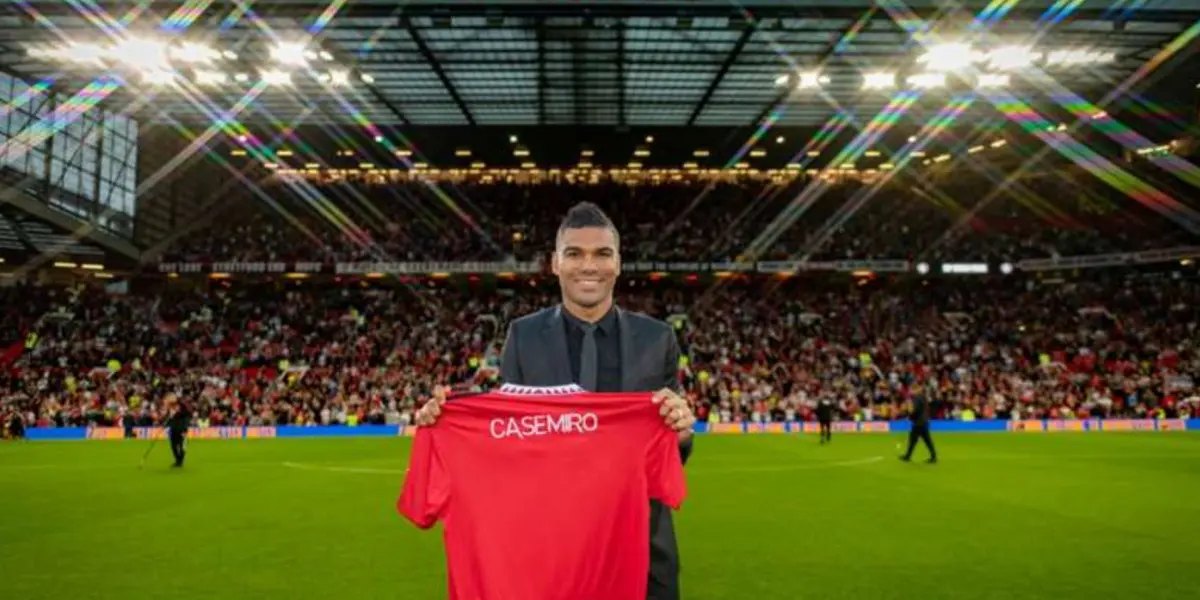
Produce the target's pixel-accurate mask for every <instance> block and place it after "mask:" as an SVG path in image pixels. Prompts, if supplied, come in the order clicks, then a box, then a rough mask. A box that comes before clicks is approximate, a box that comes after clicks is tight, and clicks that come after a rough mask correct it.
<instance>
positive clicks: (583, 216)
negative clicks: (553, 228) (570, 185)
mask: <svg viewBox="0 0 1200 600" xmlns="http://www.w3.org/2000/svg"><path fill="white" fill-rule="evenodd" d="M587 227H600V228H603V229H607V230H609V231H611V232H612V234H613V239H615V240H616V242H617V247H618V248H619V247H620V246H621V234H620V233H619V232H617V226H616V225H614V224H613V222H612V219H609V218H608V215H606V214H604V211H602V210H600V207H599V206H596V205H595V204H593V203H591V202H580V203H579V204H576V205H575V206H572V207H571V210H568V211H567V216H565V217H563V220H562V223H561V224H560V225H559V226H558V234H559V235H562V232H563V231H565V230H567V229H584V228H587Z"/></svg>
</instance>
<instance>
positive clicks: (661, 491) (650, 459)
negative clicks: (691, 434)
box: [646, 428, 687, 510]
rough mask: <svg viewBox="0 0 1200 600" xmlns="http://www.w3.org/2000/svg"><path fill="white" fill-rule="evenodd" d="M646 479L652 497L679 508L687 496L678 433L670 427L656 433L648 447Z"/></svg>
mask: <svg viewBox="0 0 1200 600" xmlns="http://www.w3.org/2000/svg"><path fill="white" fill-rule="evenodd" d="M646 479H647V481H648V482H649V486H650V497H651V498H652V499H655V500H659V501H660V502H662V503H663V504H666V505H667V506H670V507H671V508H673V509H676V510H678V509H679V507H680V506H681V505H682V504H683V499H684V498H685V497H686V496H687V481H686V480H685V479H684V475H683V459H682V458H681V457H680V455H679V438H678V435H677V434H676V433H675V432H674V431H671V430H669V429H665V428H664V429H663V430H662V431H659V432H657V433H655V435H654V439H653V440H651V441H650V444H649V446H648V447H647V449H646Z"/></svg>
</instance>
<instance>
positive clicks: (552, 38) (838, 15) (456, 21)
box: [0, 0, 1200, 127]
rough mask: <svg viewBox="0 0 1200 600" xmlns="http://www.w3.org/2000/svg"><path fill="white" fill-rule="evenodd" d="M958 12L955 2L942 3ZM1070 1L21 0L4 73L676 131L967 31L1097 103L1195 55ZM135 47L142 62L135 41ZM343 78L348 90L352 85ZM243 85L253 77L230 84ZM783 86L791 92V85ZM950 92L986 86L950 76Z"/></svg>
mask: <svg viewBox="0 0 1200 600" xmlns="http://www.w3.org/2000/svg"><path fill="white" fill-rule="evenodd" d="M947 4H954V5H957V6H959V7H960V8H955V9H946V8H939V7H943V6H946V5H947ZM1071 4H1073V3H1064V2H1054V1H1053V0H1024V1H1023V2H1020V3H1007V2H987V1H985V0H961V1H960V2H957V3H946V2H939V1H936V0H907V1H905V2H901V1H899V0H878V1H876V2H872V1H869V0H843V1H836V0H825V1H814V0H787V1H784V0H776V1H767V2H764V1H758V2H743V3H740V4H738V3H730V2H724V1H693V2H678V1H674V2H666V1H647V0H641V1H639V2H588V3H578V2H571V3H565V2H551V1H545V2H521V3H510V2H488V3H482V2H469V1H463V0H459V1H447V0H442V1H441V2H424V1H419V0H418V1H409V2H395V1H394V0H393V1H384V0H357V1H355V2H348V3H346V2H336V1H335V2H329V1H320V2H314V1H305V0H277V1H269V0H259V1H257V2H234V1H232V0H209V1H201V2H196V1H193V2H186V3H185V2H181V1H170V2H168V1H161V0H144V1H141V2H128V1H126V2H112V1H104V0H97V1H96V2H86V3H84V2H67V1H64V0H26V1H23V2H20V3H8V7H9V8H8V10H7V11H5V12H0V56H2V57H3V58H0V63H2V64H0V68H3V69H5V70H8V71H10V72H13V73H16V74H19V75H22V76H25V77H28V78H34V79H48V80H51V81H53V82H54V83H55V84H56V85H59V86H61V87H63V88H64V89H67V90H72V91H78V90H81V89H83V88H84V86H85V85H86V84H87V83H88V82H90V81H94V79H95V78H96V77H97V75H100V74H103V73H105V72H106V71H105V69H107V68H110V67H114V65H113V64H112V63H104V62H96V63H92V64H77V63H76V64H68V63H67V62H64V61H63V60H61V58H54V57H47V56H39V55H36V49H42V50H45V49H47V48H52V47H60V48H61V47H62V46H63V45H64V44H65V43H67V41H69V42H73V43H75V44H87V43H97V44H103V45H110V46H111V45H112V44H114V43H116V42H117V41H119V40H120V39H122V38H126V37H128V35H122V34H120V33H118V32H119V31H121V30H125V31H127V32H130V33H133V34H136V35H138V36H145V35H148V34H152V35H155V36H157V37H164V38H168V39H175V38H184V39H188V40H191V41H194V42H199V43H203V44H206V45H207V46H208V47H210V48H211V49H213V50H215V51H217V52H218V53H222V52H229V53H230V54H228V55H226V56H220V57H218V58H217V60H216V63H215V65H214V66H212V67H211V68H210V70H212V71H215V72H219V73H220V74H221V75H222V76H224V77H225V78H226V81H225V82H224V83H217V84H211V85H206V84H199V83H197V81H196V80H195V77H196V74H195V72H194V70H193V69H191V68H188V69H182V70H180V74H181V76H182V77H183V78H184V82H185V84H184V85H180V86H178V87H174V88H172V87H167V86H157V87H156V86H154V85H153V84H150V83H147V82H145V81H144V80H143V77H145V76H146V75H147V73H146V72H144V71H137V70H136V69H135V70H132V71H131V70H130V69H123V68H120V67H121V65H115V67H116V68H114V71H111V72H116V73H119V74H120V76H121V77H122V80H121V83H122V85H120V86H119V89H117V90H116V91H113V92H112V94H113V95H112V97H111V98H112V100H111V102H110V103H109V105H110V106H112V107H114V109H118V110H120V109H127V110H136V111H138V112H140V113H142V114H143V116H144V117H147V118H148V119H147V120H150V121H172V120H180V121H185V122H201V123H208V122H211V121H214V120H221V119H226V118H229V117H230V116H231V115H232V117H233V118H236V119H237V120H239V121H241V122H243V123H257V124H262V125H278V124H287V125H349V126H355V125H359V126H361V125H365V124H374V125H380V126H389V125H391V126H402V125H414V126H429V125H440V126H446V125H450V126H453V125H524V126H536V125H573V126H579V125H584V126H631V127H669V126H684V125H692V126H750V125H755V124H757V123H759V122H761V121H763V119H765V118H767V117H768V116H769V115H771V116H773V117H774V118H773V119H772V122H773V124H775V125H780V126H802V127H811V126H817V125H820V124H821V123H823V122H825V121H826V120H827V119H828V118H829V117H830V116H831V115H832V114H833V113H834V111H835V110H837V109H838V108H842V109H846V110H848V111H850V112H854V113H861V114H866V115H873V114H875V113H877V112H878V111H879V110H881V109H882V108H883V107H884V106H885V105H886V104H887V102H888V101H889V99H890V96H891V94H889V93H886V92H880V91H877V90H865V89H863V88H864V76H865V75H866V74H867V73H872V72H878V71H886V72H889V73H895V74H896V76H897V77H898V79H897V81H898V82H899V84H900V85H901V86H903V85H905V82H906V81H907V78H908V77H909V76H910V75H912V74H914V73H916V72H917V70H918V69H919V68H923V67H922V66H921V65H919V64H918V57H919V56H920V55H921V54H922V52H923V51H924V49H925V47H924V43H927V42H928V41H942V42H945V41H952V40H954V39H959V38H961V37H962V36H963V35H967V36H969V37H971V38H972V41H973V42H975V43H977V44H978V45H979V47H981V48H984V49H986V48H989V47H990V48H995V47H997V46H999V45H1003V44H1021V45H1032V46H1033V47H1034V48H1035V49H1036V50H1038V51H1042V52H1046V53H1049V52H1053V51H1056V50H1059V51H1077V52H1090V53H1093V54H1092V56H1096V57H1102V58H1101V59H1098V60H1095V61H1087V60H1084V61H1083V62H1080V63H1071V62H1070V61H1067V62H1065V63H1062V62H1060V64H1059V65H1057V67H1056V66H1053V65H1039V68H1044V72H1045V73H1046V74H1047V75H1048V76H1049V77H1050V78H1052V79H1053V81H1054V82H1057V83H1058V84H1061V85H1062V86H1065V87H1066V88H1068V89H1070V90H1071V91H1073V92H1075V93H1078V94H1080V95H1081V96H1083V97H1084V98H1087V99H1089V100H1091V101H1096V100H1097V99H1098V98H1099V97H1100V96H1102V95H1103V94H1104V93H1105V92H1107V91H1109V90H1111V89H1112V88H1113V87H1115V86H1117V85H1118V84H1120V83H1121V82H1124V81H1127V80H1128V79H1129V78H1131V77H1133V78H1135V79H1144V78H1141V77H1138V76H1137V75H1135V73H1136V72H1137V70H1138V69H1139V68H1140V67H1142V66H1143V65H1145V64H1146V63H1147V61H1149V60H1151V59H1152V58H1153V57H1154V56H1155V55H1156V54H1157V53H1158V52H1159V51H1160V50H1162V49H1163V48H1164V47H1167V46H1168V45H1169V44H1171V43H1172V42H1173V41H1175V40H1183V41H1184V42H1187V41H1191V40H1192V38H1194V37H1195V36H1196V34H1197V31H1195V29H1196V25H1195V24H1196V23H1200V3H1197V2H1196V1H1195V0H1144V1H1143V2H1135V3H1130V2H1116V3H1115V5H1114V4H1113V2H1112V1H1111V0H1100V1H1094V0H1089V1H1086V2H1083V3H1082V4H1079V5H1078V6H1076V7H1074V9H1072V7H1071ZM1126 5H1128V6H1129V7H1137V8H1136V9H1133V8H1127V7H1126ZM92 6H98V7H100V8H101V9H103V10H102V11H98V10H94V9H92V8H90V7H92ZM245 7H249V8H248V9H247V8H245ZM922 23H929V24H930V25H931V29H930V31H929V33H930V34H931V37H929V38H927V42H919V41H916V39H915V38H914V35H913V32H914V31H918V30H920V28H921V27H923V25H922ZM1189 27H1191V28H1192V30H1189ZM917 37H920V34H918V36H917ZM309 39H311V42H310V43H309V44H308V45H307V47H306V48H304V49H303V50H304V51H307V52H308V55H307V57H304V58H299V57H297V62H298V63H302V64H298V65H296V66H295V68H294V69H293V70H291V71H288V73H287V75H285V76H288V77H291V84H290V85H260V83H259V80H260V79H261V77H263V72H264V71H270V70H273V69H274V67H273V65H274V64H276V63H275V62H273V61H275V60H277V58H278V57H275V58H273V55H272V47H273V46H276V45H277V44H278V43H279V42H281V41H282V42H294V41H302V40H309ZM31 48H33V49H35V55H30V54H29V53H28V51H29V50H30V49H31ZM125 52H127V53H131V54H129V55H128V56H126V57H125V58H127V59H130V57H132V59H131V60H145V56H139V55H138V54H137V52H138V49H137V48H136V47H135V48H128V49H126V50H125ZM1189 52H1194V50H1190V51H1189ZM1183 54H1184V53H1179V54H1177V55H1176V59H1177V61H1178V62H1180V63H1183V64H1184V68H1190V70H1191V71H1192V73H1190V74H1187V75H1185V76H1183V77H1181V78H1179V79H1173V80H1172V81H1170V82H1165V83H1175V84H1180V83H1181V81H1182V80H1186V83H1187V85H1188V86H1189V87H1191V86H1193V85H1194V84H1195V81H1194V79H1195V73H1194V72H1195V71H1197V70H1200V69H1198V68H1197V67H1196V66H1195V65H1194V64H1193V65H1191V66H1190V67H1189V66H1188V65H1187V63H1189V62H1190V63H1195V62H1196V61H1186V60H1180V59H1181V58H1182V55H1183ZM235 55H236V58H233V57H234V56H235ZM93 58H94V57H93ZM172 64H173V65H174V64H175V63H172ZM106 65H107V66H106ZM206 68H208V67H206ZM814 70H819V72H820V73H819V74H820V76H822V77H827V78H828V80H827V81H826V80H822V83H821V84H820V85H819V86H818V88H819V89H817V88H805V87H803V86H798V85H796V83H798V82H800V81H801V75H800V74H801V73H808V72H812V71H814ZM333 71H339V73H338V74H333V73H332V72H333ZM341 71H344V72H345V76H346V78H347V80H346V82H345V84H344V85H341V86H338V85H335V84H336V83H338V82H339V81H340V79H339V78H340V77H341V76H342V74H341V73H340V72H341ZM1158 72H1165V69H1162V68H1160V69H1158ZM239 74H244V75H245V78H246V80H245V81H236V80H235V79H234V78H235V77H237V76H238V75H239ZM781 76H790V77H791V79H789V80H788V81H787V82H786V83H779V82H777V80H778V79H779V78H780V77H781ZM1188 77H1191V79H1188ZM364 79H366V80H368V81H370V82H368V81H364ZM1150 79H1154V77H1151V78H1150ZM808 83H811V81H808ZM1141 83H1142V84H1143V85H1145V84H1147V83H1150V81H1142V82H1141ZM1158 83H1160V84H1162V83H1164V82H1163V81H1162V80H1161V75H1159V78H1158ZM954 85H965V86H970V85H972V83H970V82H968V81H967V79H966V78H964V79H963V80H962V82H961V83H959V84H955V83H954V78H953V77H952V78H951V86H954ZM1011 85H1012V86H1013V87H1012V89H1015V90H1018V91H1029V92H1030V93H1031V94H1033V93H1036V94H1040V95H1041V96H1042V97H1043V99H1044V98H1045V97H1046V96H1047V95H1048V93H1049V92H1048V90H1047V89H1046V85H1045V84H1039V83H1038V82H1037V80H1036V78H1030V77H1025V76H1021V77H1014V80H1013V82H1012V83H1011ZM143 99H144V100H146V102H142V101H140V100H143ZM248 99H252V100H253V101H247V100H248ZM239 101H241V102H243V103H245V107H240V105H239ZM224 111H233V112H232V113H231V115H227V114H225V112H224ZM929 112H930V114H932V112H933V111H932V110H931V111H929Z"/></svg>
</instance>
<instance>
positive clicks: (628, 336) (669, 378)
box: [500, 305, 692, 600]
mask: <svg viewBox="0 0 1200 600" xmlns="http://www.w3.org/2000/svg"><path fill="white" fill-rule="evenodd" d="M562 310H564V309H563V308H562V305H558V306H552V307H550V308H545V309H542V310H540V311H538V312H535V313H533V314H531V315H526V316H524V317H521V318H519V319H517V320H515V321H513V322H512V324H511V325H509V328H508V338H507V339H506V340H505V342H504V353H503V355H502V356H501V358H500V379H501V380H503V381H504V382H505V383H513V384H517V385H530V386H553V385H567V384H570V383H575V382H573V381H571V379H572V376H571V365H570V363H569V358H568V356H569V355H568V353H567V334H566V328H565V327H564V326H563V319H564V317H563V315H562V312H561V311H562ZM616 310H617V319H618V328H619V330H620V336H621V390H622V391H625V392H651V391H655V390H659V389H662V388H664V387H667V388H671V389H674V390H675V391H681V390H680V386H679V382H678V378H677V377H676V373H677V372H678V370H679V342H678V341H676V339H675V332H674V330H672V329H671V326H670V325H668V324H667V323H664V322H662V321H659V320H657V319H653V318H650V317H648V316H646V315H643V314H639V313H632V312H627V311H624V310H621V309H620V308H617V309H616ZM691 449H692V442H691V439H690V438H689V439H688V441H687V442H685V443H682V444H680V447H679V451H680V455H681V457H682V459H683V460H684V462H686V461H687V457H688V455H690V454H691ZM648 598H652V599H654V600H675V599H677V598H679V548H678V546H677V545H676V542H675V528H674V524H673V523H672V521H671V510H670V509H669V508H667V507H666V506H665V505H663V504H661V503H659V502H658V501H651V505H650V587H649V595H648Z"/></svg>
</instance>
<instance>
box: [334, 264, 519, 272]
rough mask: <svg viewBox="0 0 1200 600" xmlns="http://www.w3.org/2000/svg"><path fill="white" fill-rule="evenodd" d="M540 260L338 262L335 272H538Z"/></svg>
mask: <svg viewBox="0 0 1200 600" xmlns="http://www.w3.org/2000/svg"><path fill="white" fill-rule="evenodd" d="M541 270H542V263H540V262H360V263H337V264H336V265H334V272H335V273H341V274H349V275H362V274H365V273H384V274H387V275H397V274H420V273H537V272H539V271H541Z"/></svg>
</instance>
